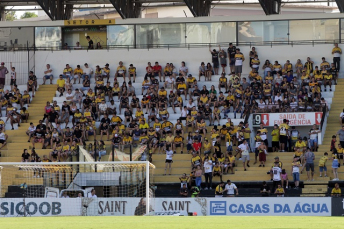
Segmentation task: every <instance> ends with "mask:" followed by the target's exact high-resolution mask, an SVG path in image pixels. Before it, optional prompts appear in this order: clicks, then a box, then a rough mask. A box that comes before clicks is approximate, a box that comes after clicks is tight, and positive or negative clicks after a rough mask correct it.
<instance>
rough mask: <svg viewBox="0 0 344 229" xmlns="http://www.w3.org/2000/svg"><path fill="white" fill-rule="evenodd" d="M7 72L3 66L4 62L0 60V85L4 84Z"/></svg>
mask: <svg viewBox="0 0 344 229" xmlns="http://www.w3.org/2000/svg"><path fill="white" fill-rule="evenodd" d="M7 73H8V70H7V68H6V67H5V63H4V62H1V65H0V85H1V84H2V85H5V79H6V74H7Z"/></svg>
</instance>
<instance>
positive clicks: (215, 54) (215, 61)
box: [209, 46, 219, 75]
mask: <svg viewBox="0 0 344 229" xmlns="http://www.w3.org/2000/svg"><path fill="white" fill-rule="evenodd" d="M209 52H210V53H211V61H212V62H213V69H214V72H215V75H218V74H219V52H218V51H216V49H213V51H211V49H210V46H209Z"/></svg>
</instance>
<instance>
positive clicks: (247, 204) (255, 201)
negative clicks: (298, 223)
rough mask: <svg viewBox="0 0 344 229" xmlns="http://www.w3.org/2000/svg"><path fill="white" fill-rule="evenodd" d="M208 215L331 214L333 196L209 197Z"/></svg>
mask: <svg viewBox="0 0 344 229" xmlns="http://www.w3.org/2000/svg"><path fill="white" fill-rule="evenodd" d="M208 202H209V203H208V205H209V208H208V214H207V215H219V216H221V215H228V216H249V215H251V216H254V215H256V216H330V215H331V198H330V197H323V198H311V197H309V198H302V197H271V198H257V197H247V198H208Z"/></svg>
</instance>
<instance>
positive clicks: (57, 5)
mask: <svg viewBox="0 0 344 229" xmlns="http://www.w3.org/2000/svg"><path fill="white" fill-rule="evenodd" d="M334 2H335V3H336V4H337V6H338V9H339V11H340V12H341V13H343V12H344V1H343V0H93V1H92V0H1V1H0V13H1V11H4V10H6V11H8V10H20V9H18V8H17V7H20V6H23V7H24V6H25V7H27V6H33V7H34V6H36V7H38V9H42V10H44V11H45V13H46V14H47V15H48V16H49V17H50V19H51V20H68V19H71V18H72V13H73V10H75V9H79V10H80V9H81V8H82V9H97V8H105V7H106V8H109V7H113V8H115V9H116V11H117V12H118V13H119V14H120V16H121V17H122V18H123V19H126V18H138V17H140V12H141V9H142V8H143V7H144V8H147V7H157V6H159V5H161V4H164V5H170V6H180V5H184V6H185V5H186V6H187V7H188V8H189V9H190V11H191V13H192V14H193V16H194V17H200V16H209V14H210V9H211V7H214V6H217V5H224V4H226V5H228V4H260V5H261V6H262V9H263V10H264V12H265V14H266V15H271V14H279V13H280V9H281V7H283V6H284V5H290V4H313V5H314V4H328V5H329V4H330V3H331V4H332V3H334ZM5 7H6V8H5ZM11 7H12V8H11ZM13 7H15V8H13ZM23 10H24V9H23ZM26 10H27V9H26Z"/></svg>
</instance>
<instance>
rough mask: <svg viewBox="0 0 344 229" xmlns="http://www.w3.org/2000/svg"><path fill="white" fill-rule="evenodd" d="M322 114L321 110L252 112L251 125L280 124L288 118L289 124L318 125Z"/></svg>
mask: <svg viewBox="0 0 344 229" xmlns="http://www.w3.org/2000/svg"><path fill="white" fill-rule="evenodd" d="M322 114H323V113H322V112H304V113H262V114H253V125H254V126H259V125H260V124H263V125H264V126H274V125H275V124H277V125H280V124H281V123H283V119H287V120H289V126H311V125H313V124H316V125H320V123H321V118H322Z"/></svg>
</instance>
